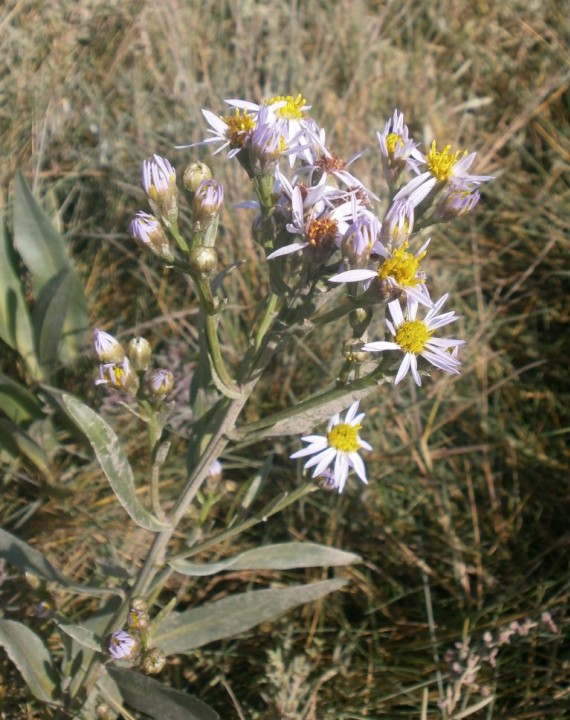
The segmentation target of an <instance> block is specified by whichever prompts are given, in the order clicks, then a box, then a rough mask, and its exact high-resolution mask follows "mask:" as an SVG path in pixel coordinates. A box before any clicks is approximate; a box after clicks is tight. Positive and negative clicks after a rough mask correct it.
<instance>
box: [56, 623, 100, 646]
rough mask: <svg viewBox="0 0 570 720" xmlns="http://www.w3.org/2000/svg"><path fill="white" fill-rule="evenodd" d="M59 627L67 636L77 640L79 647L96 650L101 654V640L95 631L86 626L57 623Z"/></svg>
mask: <svg viewBox="0 0 570 720" xmlns="http://www.w3.org/2000/svg"><path fill="white" fill-rule="evenodd" d="M56 622H57V625H58V627H59V629H60V630H62V631H63V632H64V633H65V634H66V635H68V636H69V637H70V638H71V639H72V640H75V642H76V643H78V644H79V645H81V646H83V647H86V648H89V650H94V651H95V652H101V642H102V641H101V638H100V637H99V636H98V635H96V634H95V633H94V632H93V630H90V629H89V628H87V627H85V626H84V625H72V624H70V623H65V622H61V621H57V620H56Z"/></svg>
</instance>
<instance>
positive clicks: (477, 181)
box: [394, 140, 494, 205]
mask: <svg viewBox="0 0 570 720" xmlns="http://www.w3.org/2000/svg"><path fill="white" fill-rule="evenodd" d="M476 156H477V153H475V152H472V153H469V154H467V150H465V151H463V152H461V151H460V150H456V151H455V152H452V151H451V145H446V146H445V147H444V148H443V150H438V149H437V145H436V142H435V140H434V141H433V142H432V144H431V148H430V150H429V152H428V153H427V155H425V156H421V158H422V159H421V162H422V164H425V165H426V166H427V170H426V172H423V173H421V174H420V175H418V176H417V177H415V178H414V179H413V180H410V182H409V183H407V184H406V185H404V187H403V188H402V189H401V190H400V191H399V192H398V193H397V194H396V196H395V198H394V199H395V200H403V199H404V198H408V197H409V198H410V199H411V198H413V199H414V204H415V205H418V204H419V203H420V202H421V201H422V200H424V199H425V198H426V197H427V196H428V195H429V194H430V192H431V191H432V190H433V189H434V188H435V187H436V185H438V184H440V185H442V186H443V185H445V184H449V185H452V186H454V185H461V186H462V188H463V189H466V188H467V187H469V188H474V187H477V186H479V185H481V184H482V183H484V182H487V181H488V180H493V179H494V178H493V176H492V175H471V174H470V173H469V172H468V170H469V169H470V168H471V165H473V161H474V160H475V157H476Z"/></svg>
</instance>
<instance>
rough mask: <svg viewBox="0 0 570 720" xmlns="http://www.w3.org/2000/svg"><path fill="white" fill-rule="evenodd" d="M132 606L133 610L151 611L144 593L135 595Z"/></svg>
mask: <svg viewBox="0 0 570 720" xmlns="http://www.w3.org/2000/svg"><path fill="white" fill-rule="evenodd" d="M131 608H132V609H133V610H142V611H143V612H145V613H147V612H148V611H149V606H148V603H147V601H146V600H145V599H144V597H143V596H142V595H135V597H134V598H133V599H132V600H131Z"/></svg>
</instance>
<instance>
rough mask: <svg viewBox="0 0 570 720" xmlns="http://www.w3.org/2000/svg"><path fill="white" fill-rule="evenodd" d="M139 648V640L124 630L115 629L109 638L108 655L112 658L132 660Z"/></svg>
mask: <svg viewBox="0 0 570 720" xmlns="http://www.w3.org/2000/svg"><path fill="white" fill-rule="evenodd" d="M140 649H141V644H140V642H139V641H138V640H137V638H136V637H134V636H133V635H130V634H129V633H128V632H127V631H126V630H117V631H115V632H114V633H113V634H112V635H111V638H110V640H109V655H110V656H111V657H112V658H113V660H134V659H135V658H136V657H137V656H138V654H139V652H140Z"/></svg>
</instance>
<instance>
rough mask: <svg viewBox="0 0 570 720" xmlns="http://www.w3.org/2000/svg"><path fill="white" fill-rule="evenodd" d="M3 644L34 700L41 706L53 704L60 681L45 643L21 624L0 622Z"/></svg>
mask: <svg viewBox="0 0 570 720" xmlns="http://www.w3.org/2000/svg"><path fill="white" fill-rule="evenodd" d="M0 644H1V645H2V646H3V647H4V650H6V652H7V654H8V657H9V658H10V660H11V661H12V662H13V663H14V665H15V666H16V667H17V668H18V670H19V671H20V673H21V674H22V677H23V678H24V680H25V682H26V685H27V686H28V688H29V689H30V692H31V693H32V694H33V695H34V697H36V698H37V699H38V700H41V701H42V702H46V703H49V702H54V700H55V698H56V696H57V691H58V684H59V683H58V677H57V673H56V671H55V669H54V667H53V663H52V659H51V656H50V654H49V650H48V649H47V647H46V646H45V645H44V643H43V641H42V640H41V639H40V638H39V637H38V636H37V635H36V634H35V633H34V632H32V631H31V630H30V629H29V628H27V627H26V626H25V625H22V623H19V622H16V621H15V620H0Z"/></svg>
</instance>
